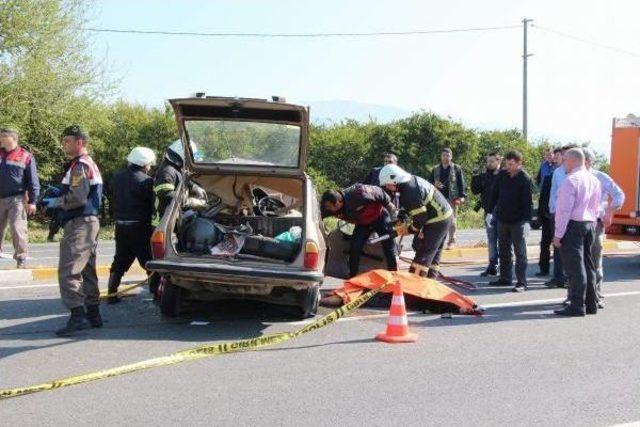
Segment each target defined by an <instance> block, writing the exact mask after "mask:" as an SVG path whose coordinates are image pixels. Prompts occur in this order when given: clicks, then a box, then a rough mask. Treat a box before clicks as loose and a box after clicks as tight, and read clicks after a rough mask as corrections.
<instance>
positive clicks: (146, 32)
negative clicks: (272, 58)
mask: <svg viewBox="0 0 640 427" xmlns="http://www.w3.org/2000/svg"><path fill="white" fill-rule="evenodd" d="M514 28H521V26H520V25H503V26H497V27H475V28H453V29H443V30H415V31H380V32H362V33H297V34H296V33H290V34H287V33H204V32H192V31H159V30H133V29H116V28H93V27H89V28H85V30H86V31H91V32H94V33H116V34H142V35H162V36H196V37H242V38H328V37H385V36H421V35H429V34H448V33H466V32H482V31H498V30H510V29H514Z"/></svg>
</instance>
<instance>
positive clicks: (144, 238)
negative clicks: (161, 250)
mask: <svg viewBox="0 0 640 427" xmlns="http://www.w3.org/2000/svg"><path fill="white" fill-rule="evenodd" d="M152 233H153V226H152V225H151V224H145V223H142V222H138V223H133V224H117V223H116V254H115V255H114V257H113V263H111V273H115V274H118V275H120V276H123V275H124V273H126V272H127V270H129V267H131V264H133V261H135V259H136V258H137V259H138V263H140V265H141V266H142V268H144V266H145V264H146V263H147V261H149V260H151V242H150V240H151V234H152Z"/></svg>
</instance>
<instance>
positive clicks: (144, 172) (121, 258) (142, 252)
mask: <svg viewBox="0 0 640 427" xmlns="http://www.w3.org/2000/svg"><path fill="white" fill-rule="evenodd" d="M127 161H128V162H129V165H128V166H127V167H126V168H124V169H121V170H119V171H117V172H116V173H115V174H114V175H113V178H112V179H111V194H113V196H112V199H111V202H112V204H113V217H114V219H115V220H116V253H115V255H114V257H113V263H112V264H111V270H110V275H109V295H111V296H109V299H108V303H109V304H114V303H117V302H119V301H120V298H119V297H118V296H117V295H113V294H115V293H117V292H118V286H120V281H121V280H122V276H124V274H125V273H126V272H127V270H129V268H130V267H131V264H133V261H134V260H135V259H136V258H137V259H138V263H140V265H141V266H142V267H143V268H144V266H145V264H146V263H147V261H149V260H150V259H151V245H150V243H149V241H150V240H151V234H152V233H153V226H152V225H151V219H152V218H153V209H154V203H155V197H154V193H153V178H151V177H150V176H149V171H150V170H151V167H152V166H154V165H155V163H156V155H155V153H154V152H153V150H152V149H150V148H147V147H135V148H134V149H133V150H131V152H130V153H129V156H128V157H127ZM155 282H157V280H155V276H150V278H149V290H150V291H151V292H152V293H153V292H155V289H154V287H155V286H154V285H155Z"/></svg>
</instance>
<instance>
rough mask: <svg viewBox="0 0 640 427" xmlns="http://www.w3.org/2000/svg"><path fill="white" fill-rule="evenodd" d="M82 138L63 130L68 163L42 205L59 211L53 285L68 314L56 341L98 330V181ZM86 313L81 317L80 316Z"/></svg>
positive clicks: (77, 130) (76, 130)
mask: <svg viewBox="0 0 640 427" xmlns="http://www.w3.org/2000/svg"><path fill="white" fill-rule="evenodd" d="M88 140H89V137H88V135H87V134H86V133H85V132H84V131H83V130H82V129H81V128H80V127H79V126H77V125H73V126H69V127H68V128H67V129H65V130H64V133H63V139H62V149H63V151H64V153H65V154H66V155H67V156H68V157H69V158H71V161H70V162H69V163H68V166H67V171H66V173H65V175H64V178H63V179H62V193H61V196H60V197H56V198H50V199H44V200H43V203H45V205H46V206H47V207H49V208H59V209H60V210H59V215H60V222H61V224H62V226H63V230H64V234H63V236H62V240H61V241H60V260H59V262H58V282H59V285H60V296H61V297H62V301H63V302H64V304H65V305H66V306H67V308H69V310H71V317H70V318H69V320H68V321H67V324H66V326H65V327H63V328H61V329H59V330H57V331H56V335H58V336H72V335H74V334H75V333H76V332H77V331H80V330H82V329H86V328H87V327H88V326H89V324H88V322H87V320H88V321H89V323H90V325H91V327H93V328H101V327H102V318H101V316H100V309H99V307H100V305H99V304H100V289H99V288H98V275H97V274H96V247H97V245H98V231H99V230H100V221H99V220H98V212H100V202H101V199H102V176H101V175H100V170H99V169H98V166H96V164H95V162H94V161H93V159H92V158H91V157H89V154H88V150H87V144H88ZM85 307H86V312H85Z"/></svg>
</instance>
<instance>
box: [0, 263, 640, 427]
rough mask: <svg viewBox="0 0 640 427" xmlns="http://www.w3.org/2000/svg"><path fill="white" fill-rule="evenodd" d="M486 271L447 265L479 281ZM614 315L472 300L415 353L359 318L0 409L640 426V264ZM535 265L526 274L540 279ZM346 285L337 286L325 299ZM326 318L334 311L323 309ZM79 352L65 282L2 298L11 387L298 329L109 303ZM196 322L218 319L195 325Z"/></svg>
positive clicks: (0, 340) (36, 414)
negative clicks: (65, 335)
mask: <svg viewBox="0 0 640 427" xmlns="http://www.w3.org/2000/svg"><path fill="white" fill-rule="evenodd" d="M482 267H483V266H467V267H449V268H448V269H447V273H449V274H452V275H456V276H458V277H461V278H464V279H467V280H476V279H479V278H478V276H477V275H478V273H479V272H480V271H481V269H482ZM605 269H606V273H607V283H606V288H605V292H606V293H607V294H608V297H607V307H606V309H604V310H602V311H600V313H598V315H596V316H587V317H585V318H568V319H567V318H558V317H556V316H554V315H553V314H552V309H553V308H554V307H556V304H557V303H558V302H559V301H560V300H561V299H562V298H563V297H564V293H565V291H564V290H560V289H555V290H549V289H546V288H543V287H542V286H541V283H542V281H543V280H542V279H532V280H531V290H530V291H528V292H526V293H524V294H513V293H510V292H508V289H506V288H504V289H501V288H497V289H496V288H493V289H492V288H486V287H485V286H484V284H486V282H487V281H486V280H477V282H478V283H479V284H480V285H481V288H480V289H479V290H477V291H475V292H469V294H471V295H472V296H473V297H474V298H476V300H477V301H478V302H479V303H481V304H483V305H485V306H486V307H487V312H486V314H485V315H484V316H483V317H464V316H456V317H454V318H453V319H442V318H440V317H439V316H434V315H428V314H420V313H413V314H411V315H410V317H409V320H410V323H411V328H412V329H413V331H414V332H417V333H418V334H419V336H420V339H419V341H418V342H417V343H415V344H404V345H388V344H383V343H379V342H376V341H375V340H373V337H374V336H375V334H376V333H377V332H380V331H381V330H383V329H384V327H385V314H384V312H381V311H377V310H373V309H360V310H358V312H357V313H355V315H354V316H352V317H350V318H349V319H344V320H342V321H340V322H339V323H338V324H336V325H332V326H330V327H327V328H324V329H321V330H318V331H315V332H314V333H311V334H308V335H305V336H303V337H301V338H299V339H297V340H294V341H291V342H289V343H287V344H286V345H283V346H282V347H279V348H273V349H265V350H262V351H258V352H249V353H240V354H232V355H225V356H220V357H216V358H211V359H205V360H200V361H195V362H188V363H183V364H180V365H175V366H169V367H165V368H158V369H153V370H149V371H144V372H138V373H134V374H130V375H126V376H120V377H115V378H110V379H107V380H102V381H98V382H93V383H87V384H82V385H78V386H73V387H68V388H63V389H59V390H55V391H49V392H44V393H39V394H34V395H28V396H23V397H19V398H15V399H9V400H6V401H1V402H0V420H2V424H3V425H71V424H73V425H78V424H85V425H86V424H91V425H175V424H181V425H234V426H237V425H283V426H289V425H291V426H300V425H337V424H341V425H368V426H388V425H421V426H424V425H469V424H474V425H487V426H489V425H490V426H500V425H505V426H518V425H536V426H540V425H544V426H555V425H558V426H560V425H562V426H606V425H615V424H620V423H628V422H634V421H638V420H640V367H639V366H638V364H639V363H640V356H639V355H638V354H639V351H640V328H638V324H640V311H639V310H638V304H639V303H640V256H637V255H635V256H617V257H610V258H607V259H606V262H605ZM534 271H535V268H534V267H533V266H532V267H531V268H530V273H533V272H534ZM336 284H337V281H335V280H330V281H329V283H328V285H329V287H331V286H335V285H336ZM326 311H327V310H326V309H324V310H323V312H326ZM103 314H104V317H105V319H106V321H107V323H106V325H105V328H103V329H102V330H92V331H90V332H89V333H87V334H86V335H84V336H83V337H81V338H79V339H60V338H56V337H54V336H53V331H54V330H55V329H56V328H57V327H58V326H59V325H61V324H62V323H63V322H64V321H65V318H66V313H65V310H64V309H63V307H62V306H61V304H60V302H59V298H58V291H57V287H56V285H55V284H53V283H44V282H30V283H15V284H2V285H0V389H2V388H8V387H18V386H23V385H31V384H36V383H40V382H43V381H47V380H52V379H56V378H60V377H64V376H69V375H74V374H79V373H86V372H90V371H94V370H97V369H103V368H110V367H114V366H118V365H122V364H127V363H131V362H135V361H140V360H144V359H148V358H152V357H157V356H161V355H166V354H169V353H172V352H175V351H178V350H183V349H186V348H189V347H193V346H196V345H200V344H202V343H205V342H211V341H226V340H235V339H239V338H247V337H256V336H260V335H263V334H269V333H273V332H278V331H289V330H293V329H295V328H299V327H300V326H301V325H300V323H298V322H294V321H291V320H290V319H287V318H285V317H283V316H282V313H281V312H279V311H278V310H277V309H275V308H274V307H271V306H265V305H259V304H252V303H238V302H236V303H224V304H221V303H218V304H217V305H200V306H195V307H192V309H191V310H190V312H189V313H188V314H187V315H186V316H185V317H184V318H181V319H177V320H166V319H163V318H162V317H161V316H160V315H159V313H158V308H157V307H156V306H155V305H154V304H153V302H152V301H151V300H150V299H149V298H148V295H147V294H146V292H140V293H138V294H136V295H135V296H134V297H131V298H127V299H126V300H125V301H124V302H123V303H121V304H118V305H116V306H104V308H103ZM193 320H199V321H205V322H209V323H207V324H206V325H203V326H195V325H192V324H191V322H192V321H193Z"/></svg>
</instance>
